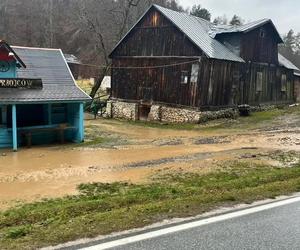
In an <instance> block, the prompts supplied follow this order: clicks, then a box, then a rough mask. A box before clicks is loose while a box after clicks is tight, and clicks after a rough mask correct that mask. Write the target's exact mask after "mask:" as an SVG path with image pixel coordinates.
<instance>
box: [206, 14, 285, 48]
mask: <svg viewBox="0 0 300 250" xmlns="http://www.w3.org/2000/svg"><path fill="white" fill-rule="evenodd" d="M267 23H270V24H271V25H272V26H273V27H274V29H275V31H276V33H277V36H278V41H280V42H283V40H282V38H281V36H280V34H279V32H278V30H277V29H276V27H275V25H274V23H273V22H272V20H271V19H267V18H265V19H261V20H257V21H254V22H250V23H246V24H243V25H239V26H237V25H212V26H211V33H210V35H211V37H213V38H215V37H216V35H218V34H224V33H235V32H243V33H245V32H249V31H251V30H253V29H255V28H257V27H260V26H263V25H265V24H267Z"/></svg>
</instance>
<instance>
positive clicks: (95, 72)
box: [64, 53, 99, 80]
mask: <svg viewBox="0 0 300 250" xmlns="http://www.w3.org/2000/svg"><path fill="white" fill-rule="evenodd" d="M64 57H65V59H66V61H67V63H68V65H69V68H70V69H71V72H72V74H73V76H74V78H75V79H76V80H80V79H91V78H94V79H96V78H97V77H98V76H99V67H97V65H91V64H84V63H83V62H82V61H81V60H80V59H79V58H78V57H76V56H75V55H73V54H66V53H64Z"/></svg>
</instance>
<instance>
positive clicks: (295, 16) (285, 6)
mask: <svg viewBox="0 0 300 250" xmlns="http://www.w3.org/2000/svg"><path fill="white" fill-rule="evenodd" d="M178 1H179V2H180V4H181V5H183V6H184V7H190V6H192V5H193V4H201V6H202V7H204V8H206V9H208V10H209V11H210V13H211V14H212V16H213V18H214V17H216V16H223V15H224V14H226V16H227V17H228V19H231V17H232V16H233V15H234V14H237V15H239V16H241V17H242V18H243V19H244V20H245V21H251V20H252V21H253V20H257V19H261V18H270V19H272V20H273V22H274V24H275V26H276V27H277V28H278V30H279V32H280V33H281V34H283V33H286V32H288V31H289V30H290V29H293V30H294V31H296V32H300V12H299V10H300V1H299V0H264V1H263V0H178Z"/></svg>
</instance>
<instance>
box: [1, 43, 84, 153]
mask: <svg viewBox="0 0 300 250" xmlns="http://www.w3.org/2000/svg"><path fill="white" fill-rule="evenodd" d="M89 100H90V97H89V96H88V95H87V94H85V93H84V92H83V91H82V90H81V89H80V88H79V87H78V86H77V85H76V82H75V80H74V78H73V76H72V73H71V71H70V69H69V67H68V65H67V63H66V60H65V58H64V56H63V54H62V51H61V50H59V49H42V48H28V47H16V46H10V45H9V44H8V43H6V42H5V41H1V40H0V148H8V147H12V148H13V150H15V151H16V150H17V149H18V147H20V146H30V145H40V144H50V143H55V142H65V141H70V142H82V141H83V140H84V123H83V121H84V109H83V107H84V102H86V101H89Z"/></svg>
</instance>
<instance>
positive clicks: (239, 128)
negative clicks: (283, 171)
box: [0, 108, 300, 209]
mask: <svg viewBox="0 0 300 250" xmlns="http://www.w3.org/2000/svg"><path fill="white" fill-rule="evenodd" d="M266 115H267V114H266ZM260 116H263V114H260ZM86 138H87V140H86V142H85V143H84V144H82V145H79V146H78V145H64V146H60V145H58V146H51V147H33V148H31V149H21V150H20V151H19V152H18V153H13V152H11V151H10V150H2V151H0V208H1V209H5V208H8V207H10V206H14V205H17V204H19V203H23V202H30V201H35V200H40V199H43V198H53V197H62V196H65V195H71V194H76V186H77V185H78V184H81V183H88V182H115V181H124V182H125V181H126V182H133V183H139V182H148V181H151V180H152V178H153V177H155V176H156V175H157V174H158V173H161V172H168V171H169V172H173V171H183V172H186V171H193V172H197V173H208V172H210V171H214V170H215V169H217V168H222V167H223V166H225V165H226V162H227V161H251V162H256V163H261V164H271V165H274V166H278V167H291V166H293V164H295V163H297V162H298V161H299V160H300V112H299V108H295V110H292V111H290V110H289V111H288V112H280V113H279V114H277V113H276V115H274V117H272V118H271V119H266V120H264V119H260V120H259V121H257V122H256V121H255V116H254V117H253V118H240V119H239V120H237V121H227V120H226V121H217V122H211V123H208V124H205V125H197V126H194V127H188V126H182V127H180V126H177V127H176V126H175V127H172V126H168V125H159V124H155V126H148V125H147V124H142V123H138V124H134V123H132V122H130V123H128V122H124V121H116V120H103V119H99V120H87V121H86Z"/></svg>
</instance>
